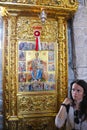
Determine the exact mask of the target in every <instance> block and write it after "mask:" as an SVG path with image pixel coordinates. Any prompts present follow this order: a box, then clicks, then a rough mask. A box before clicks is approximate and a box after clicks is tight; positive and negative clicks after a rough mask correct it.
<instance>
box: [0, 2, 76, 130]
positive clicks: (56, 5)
mask: <svg viewBox="0 0 87 130" xmlns="http://www.w3.org/2000/svg"><path fill="white" fill-rule="evenodd" d="M49 3H50V4H49ZM0 5H3V6H6V7H7V9H8V12H9V17H8V18H4V25H5V33H4V37H5V40H4V63H5V64H4V76H3V77H4V80H3V81H4V83H3V86H4V108H5V110H4V112H5V114H4V115H5V127H6V129H8V128H9V129H10V130H21V129H23V128H25V130H27V129H29V128H30V127H31V128H32V129H33V130H36V129H38V130H42V129H45V130H51V128H53V130H55V127H54V118H55V114H56V112H57V111H58V108H59V106H60V103H61V102H62V101H63V99H64V98H65V97H66V94H67V78H68V77H67V73H68V72H67V71H68V69H67V68H68V67H67V61H68V60H67V57H68V56H67V48H68V47H67V19H66V18H68V17H70V15H71V14H73V13H74V12H75V11H76V8H77V2H76V1H74V0H61V1H60V0H55V1H54V0H47V1H46V0H23V1H22V0H21V1H20V0H7V1H6V0H1V1H0ZM16 7H17V8H16ZM42 7H45V9H46V13H47V20H46V23H45V24H44V25H42V24H41V21H40V19H39V18H38V14H39V13H40V11H41V8H42ZM24 8H25V11H24ZM37 25H38V26H39V25H40V26H42V30H41V37H40V39H41V41H42V42H54V43H55V57H56V58H55V61H56V89H55V91H54V92H49V91H48V92H43V91H41V92H25V93H21V92H18V43H19V42H20V41H34V40H35V37H34V35H33V31H34V30H33V26H37ZM13 117H14V118H13ZM35 122H36V124H35ZM50 122H52V126H51V125H49V123H50ZM50 124H51V123H50Z"/></svg>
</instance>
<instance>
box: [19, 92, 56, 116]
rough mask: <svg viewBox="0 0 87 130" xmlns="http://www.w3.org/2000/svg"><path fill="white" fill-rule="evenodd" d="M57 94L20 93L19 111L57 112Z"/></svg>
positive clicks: (25, 112)
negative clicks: (30, 94)
mask: <svg viewBox="0 0 87 130" xmlns="http://www.w3.org/2000/svg"><path fill="white" fill-rule="evenodd" d="M56 100H57V96H56V95H37V96H35V95H34V96H33V95H32V96H29V95H26V96H25V95H24V96H23V95H20V96H18V113H19V115H20V114H22V115H23V114H29V113H36V112H37V113H40V112H44V113H45V112H55V111H56V110H57V102H56Z"/></svg>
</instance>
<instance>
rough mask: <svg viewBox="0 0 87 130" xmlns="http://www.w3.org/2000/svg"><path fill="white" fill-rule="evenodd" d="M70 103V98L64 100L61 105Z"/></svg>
mask: <svg viewBox="0 0 87 130" xmlns="http://www.w3.org/2000/svg"><path fill="white" fill-rule="evenodd" d="M71 103H72V100H71V99H70V98H65V100H64V101H63V104H66V105H68V104H71Z"/></svg>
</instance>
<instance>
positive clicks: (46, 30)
mask: <svg viewBox="0 0 87 130" xmlns="http://www.w3.org/2000/svg"><path fill="white" fill-rule="evenodd" d="M37 25H39V26H42V30H41V38H40V39H41V42H43V41H46V42H50V41H56V39H57V30H56V28H57V22H56V21H52V20H47V22H46V24H45V25H41V22H40V20H38V19H33V18H29V17H18V20H17V39H18V40H23V39H25V40H26V41H29V40H30V41H32V40H33V39H34V34H33V33H34V30H33V26H37ZM55 34H56V35H55Z"/></svg>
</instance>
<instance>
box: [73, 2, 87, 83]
mask: <svg viewBox="0 0 87 130" xmlns="http://www.w3.org/2000/svg"><path fill="white" fill-rule="evenodd" d="M73 39H74V43H73V44H74V48H73V63H74V70H75V75H76V78H78V79H84V80H86V81H87V7H86V5H81V4H80V5H79V8H78V11H77V12H76V14H75V17H74V20H73Z"/></svg>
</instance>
